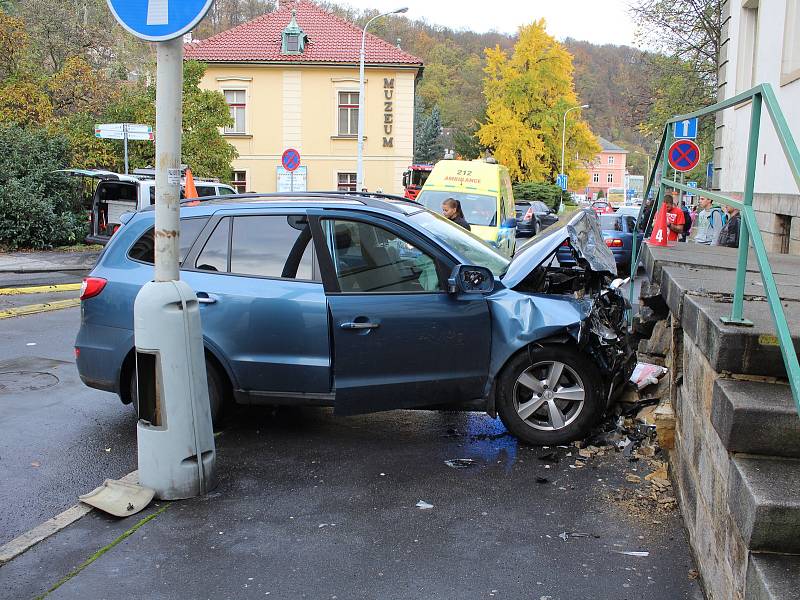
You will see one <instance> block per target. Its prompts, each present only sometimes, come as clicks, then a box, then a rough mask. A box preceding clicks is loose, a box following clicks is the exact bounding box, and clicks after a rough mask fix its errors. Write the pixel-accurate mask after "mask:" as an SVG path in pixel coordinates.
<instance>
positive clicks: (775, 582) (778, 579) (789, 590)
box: [746, 553, 800, 600]
mask: <svg viewBox="0 0 800 600" xmlns="http://www.w3.org/2000/svg"><path fill="white" fill-rule="evenodd" d="M798 573H800V556H793V555H787V554H756V553H754V554H751V555H750V561H749V562H748V565H747V592H746V594H747V595H746V598H747V600H800V586H798V585H797V576H798Z"/></svg>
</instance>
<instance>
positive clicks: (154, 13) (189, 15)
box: [108, 0, 214, 42]
mask: <svg viewBox="0 0 800 600" xmlns="http://www.w3.org/2000/svg"><path fill="white" fill-rule="evenodd" d="M213 2H214V0H108V7H109V8H110V9H111V12H112V13H113V14H114V17H115V18H116V19H117V21H119V23H120V25H122V26H123V27H124V28H125V29H127V30H128V31H130V32H131V33H132V34H133V35H135V36H136V37H138V38H141V39H143V40H148V41H150V42H164V41H166V40H171V39H175V38H177V37H180V36H182V35H183V34H185V33H188V32H189V31H191V30H192V29H194V27H195V26H196V25H197V24H198V23H199V22H200V21H201V19H202V18H203V17H205V16H206V13H207V12H208V9H209V8H211V4H212V3H213Z"/></svg>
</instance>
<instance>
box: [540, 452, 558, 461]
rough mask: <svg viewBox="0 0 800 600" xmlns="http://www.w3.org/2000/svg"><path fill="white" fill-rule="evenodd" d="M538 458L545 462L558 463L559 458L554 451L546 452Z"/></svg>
mask: <svg viewBox="0 0 800 600" xmlns="http://www.w3.org/2000/svg"><path fill="white" fill-rule="evenodd" d="M539 460H540V461H542V462H546V463H553V464H555V463H558V462H559V461H560V460H561V459H560V458H559V457H558V454H557V453H556V452H548V453H547V454H543V455H542V456H540V457H539Z"/></svg>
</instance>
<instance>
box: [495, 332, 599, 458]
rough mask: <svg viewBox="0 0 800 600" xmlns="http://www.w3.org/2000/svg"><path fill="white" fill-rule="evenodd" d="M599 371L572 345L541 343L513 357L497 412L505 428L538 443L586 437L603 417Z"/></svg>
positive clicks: (504, 374) (501, 387) (502, 377)
mask: <svg viewBox="0 0 800 600" xmlns="http://www.w3.org/2000/svg"><path fill="white" fill-rule="evenodd" d="M600 381H601V380H600V374H599V372H598V370H597V368H596V367H595V366H594V364H593V363H592V362H591V361H590V360H589V358H588V357H586V356H585V355H583V354H581V353H580V352H578V350H577V349H576V348H574V347H570V346H566V345H565V346H549V345H548V346H540V347H537V348H532V349H531V350H530V351H529V352H528V351H524V352H520V353H519V354H517V355H516V356H514V357H513V358H512V359H511V360H510V361H509V363H508V365H507V366H506V368H505V369H504V370H503V372H502V374H501V375H500V380H499V386H498V390H499V396H498V398H497V412H498V413H499V415H500V419H501V420H502V421H503V424H504V425H505V426H506V429H508V431H509V432H510V433H511V434H512V435H514V436H515V437H517V438H519V439H520V440H521V441H523V442H526V443H528V444H531V445H534V446H550V445H556V444H564V443H567V442H573V441H575V440H579V439H582V438H584V437H586V435H587V434H588V433H589V431H590V430H591V428H592V427H593V426H594V425H596V424H597V422H598V421H599V420H600V418H601V417H602V416H603V411H604V409H605V402H604V399H603V394H602V385H601V383H600Z"/></svg>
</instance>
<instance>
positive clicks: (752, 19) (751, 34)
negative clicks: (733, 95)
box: [736, 0, 759, 92]
mask: <svg viewBox="0 0 800 600" xmlns="http://www.w3.org/2000/svg"><path fill="white" fill-rule="evenodd" d="M758 2H759V0H744V2H742V14H741V18H740V19H739V55H738V57H737V60H736V89H737V91H740V92H743V91H745V90H749V89H750V88H751V87H753V85H754V83H755V81H756V77H755V73H756V57H757V54H758V51H757V49H758Z"/></svg>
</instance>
